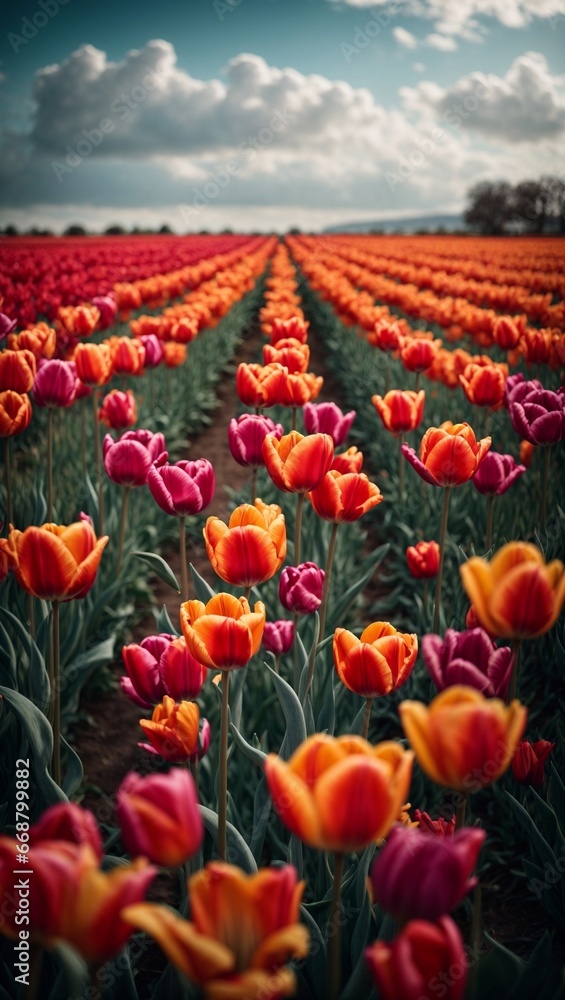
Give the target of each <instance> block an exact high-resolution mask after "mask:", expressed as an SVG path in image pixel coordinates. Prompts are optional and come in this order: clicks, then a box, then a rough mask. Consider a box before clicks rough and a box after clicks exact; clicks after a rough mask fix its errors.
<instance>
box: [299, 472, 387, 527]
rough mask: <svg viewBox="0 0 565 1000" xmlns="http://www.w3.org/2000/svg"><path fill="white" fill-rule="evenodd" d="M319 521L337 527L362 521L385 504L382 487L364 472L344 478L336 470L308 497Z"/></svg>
mask: <svg viewBox="0 0 565 1000" xmlns="http://www.w3.org/2000/svg"><path fill="white" fill-rule="evenodd" d="M308 499H309V500H310V502H311V504H312V506H313V508H314V510H315V511H316V514H317V515H318V517H321V518H322V519H323V520H324V521H331V522H332V523H333V524H341V523H342V522H351V521H358V520H359V518H360V517H362V516H363V514H366V513H367V512H368V511H370V510H372V509H373V508H374V507H376V506H378V504H380V503H382V500H383V496H382V493H381V491H380V490H379V488H378V486H377V485H376V484H375V483H371V482H370V481H369V478H368V476H366V475H365V474H364V473H363V472H349V473H346V475H340V473H339V472H337V470H335V469H332V470H331V471H330V472H328V473H326V475H325V476H324V478H323V479H322V480H321V481H320V482H319V483H318V485H317V486H316V487H315V488H314V489H313V490H312V491H311V492H310V493H308Z"/></svg>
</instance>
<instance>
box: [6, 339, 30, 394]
mask: <svg viewBox="0 0 565 1000" xmlns="http://www.w3.org/2000/svg"><path fill="white" fill-rule="evenodd" d="M35 372H36V361H35V355H34V354H32V352H31V351H26V350H21V351H2V352H1V353H0V392H2V393H3V392H5V391H6V390H7V389H11V390H12V391H13V392H17V393H19V394H22V393H25V392H29V391H30V389H33V383H34V381H35Z"/></svg>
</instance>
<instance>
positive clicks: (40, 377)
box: [33, 358, 77, 407]
mask: <svg viewBox="0 0 565 1000" xmlns="http://www.w3.org/2000/svg"><path fill="white" fill-rule="evenodd" d="M76 383H77V373H76V366H75V365H74V364H73V363H72V362H71V361H59V360H58V359H56V358H55V359H53V360H52V361H40V362H39V365H38V367H37V375H36V376H35V383H34V386H33V399H34V402H35V403H36V404H37V406H47V407H59V406H61V407H62V406H70V405H71V404H72V403H74V401H75V396H76Z"/></svg>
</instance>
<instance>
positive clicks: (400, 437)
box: [398, 434, 405, 503]
mask: <svg viewBox="0 0 565 1000" xmlns="http://www.w3.org/2000/svg"><path fill="white" fill-rule="evenodd" d="M403 444H404V434H399V435H398V499H399V500H400V503H402V501H403V499H404V465H405V458H404V455H403V454H402V445H403Z"/></svg>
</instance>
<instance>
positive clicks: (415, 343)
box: [400, 334, 442, 372]
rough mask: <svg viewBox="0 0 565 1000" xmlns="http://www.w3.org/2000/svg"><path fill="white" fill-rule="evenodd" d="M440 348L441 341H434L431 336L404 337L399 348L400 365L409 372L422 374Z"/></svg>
mask: <svg viewBox="0 0 565 1000" xmlns="http://www.w3.org/2000/svg"><path fill="white" fill-rule="evenodd" d="M441 346H442V343H441V340H439V338H438V339H437V340H434V339H433V338H432V337H431V335H430V336H429V337H426V336H423V335H417V334H416V335H415V336H413V337H406V338H405V339H404V341H403V342H402V344H401V346H400V357H401V358H402V363H403V365H404V367H405V368H407V369H408V371H410V372H423V371H425V370H426V368H429V367H430V365H431V364H432V362H433V360H434V358H435V356H436V354H437V352H438V350H439V348H440V347H441Z"/></svg>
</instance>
